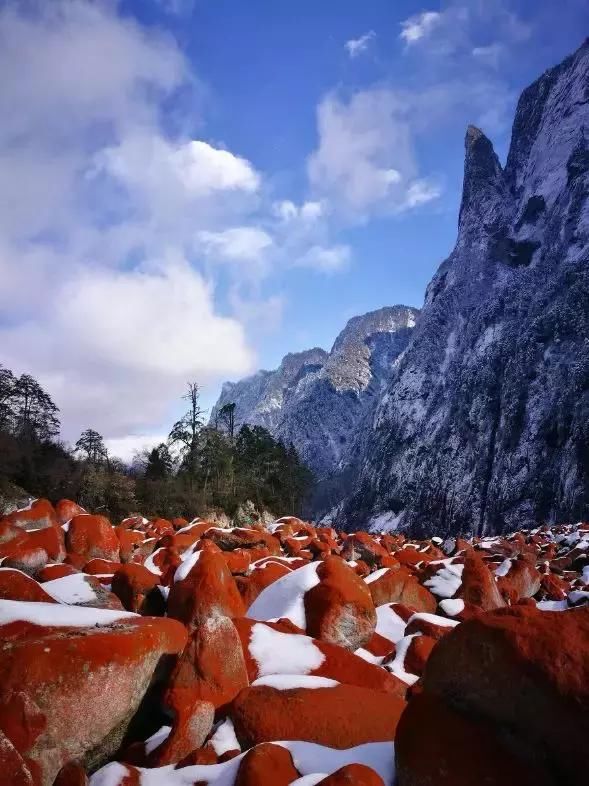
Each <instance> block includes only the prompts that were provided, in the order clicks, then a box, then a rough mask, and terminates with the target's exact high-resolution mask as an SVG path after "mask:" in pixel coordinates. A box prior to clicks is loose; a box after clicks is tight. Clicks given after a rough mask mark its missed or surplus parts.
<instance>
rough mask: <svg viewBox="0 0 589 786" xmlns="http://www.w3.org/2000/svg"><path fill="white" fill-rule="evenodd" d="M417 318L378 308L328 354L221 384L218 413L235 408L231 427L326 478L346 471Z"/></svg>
mask: <svg viewBox="0 0 589 786" xmlns="http://www.w3.org/2000/svg"><path fill="white" fill-rule="evenodd" d="M418 313H419V312H418V311H417V310H416V309H414V308H409V307H407V306H392V307H387V308H381V309H379V310H378V311H373V312H371V313H369V314H365V315H364V316H360V317H354V318H353V319H351V320H350V321H349V322H348V324H347V325H346V327H345V328H344V330H343V331H342V332H341V333H340V335H339V336H338V337H337V339H336V341H335V343H334V345H333V348H332V350H331V352H330V353H327V352H325V351H324V350H322V349H311V350H308V351H306V352H298V353H296V354H290V355H286V357H285V358H284V359H283V361H282V363H281V364H280V366H279V367H278V368H277V369H276V370H275V371H260V372H258V373H257V374H255V375H253V376H251V377H248V378H247V379H243V380H241V381H240V382H237V383H225V385H223V389H222V392H221V396H220V398H219V401H218V402H217V404H216V405H215V407H214V409H213V412H212V415H211V420H214V418H215V415H216V413H217V412H218V410H219V408H220V407H222V406H223V405H224V404H227V403H232V402H233V403H235V404H236V409H235V415H236V423H237V424H238V425H241V424H243V423H249V424H251V425H260V426H264V427H266V428H267V429H269V430H270V431H271V432H272V433H273V434H274V435H275V436H278V437H280V438H281V439H283V440H284V441H285V442H287V443H288V442H292V443H293V444H294V445H295V447H296V448H297V451H298V452H299V455H300V456H301V457H302V458H303V460H304V461H305V462H306V463H307V464H308V465H309V466H310V467H311V469H313V471H314V472H315V473H316V475H317V476H318V478H324V477H326V476H327V475H330V474H331V473H333V472H334V471H335V470H336V469H338V468H339V467H342V466H344V465H345V464H346V462H347V458H348V455H349V451H350V449H351V448H352V447H353V446H354V445H356V444H357V435H356V432H357V427H358V424H359V423H360V422H361V421H363V419H364V418H366V417H367V415H368V413H369V412H371V411H372V408H373V406H374V404H375V403H376V401H377V400H378V398H379V396H380V393H381V392H382V390H383V387H384V385H385V384H386V382H387V381H388V379H389V378H390V375H391V372H392V368H393V364H394V362H395V360H396V359H397V358H398V356H399V355H400V354H401V352H403V350H404V349H405V347H406V346H407V342H408V340H409V336H410V334H411V331H412V329H413V326H414V325H415V320H416V318H417V315H418Z"/></svg>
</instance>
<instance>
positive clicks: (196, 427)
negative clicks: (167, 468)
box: [168, 382, 204, 476]
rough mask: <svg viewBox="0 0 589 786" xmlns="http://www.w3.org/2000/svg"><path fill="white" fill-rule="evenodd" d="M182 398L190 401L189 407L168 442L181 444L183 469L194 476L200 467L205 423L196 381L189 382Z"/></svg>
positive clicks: (177, 422) (178, 421)
mask: <svg viewBox="0 0 589 786" xmlns="http://www.w3.org/2000/svg"><path fill="white" fill-rule="evenodd" d="M182 398H183V399H184V400H185V401H188V402H189V409H188V412H185V413H184V415H182V417H181V418H180V420H177V421H176V422H175V423H174V425H173V426H172V430H171V431H170V434H169V436H168V444H170V445H179V446H180V455H181V459H182V465H181V466H182V469H183V470H184V471H186V472H188V473H189V475H191V476H194V475H195V474H196V470H197V467H198V452H199V450H198V449H199V439H198V438H199V435H200V432H201V429H202V427H203V425H204V421H203V417H202V416H203V410H202V409H201V408H200V405H199V398H200V393H199V389H198V385H197V384H196V382H189V383H188V391H187V393H186V394H185V395H184V396H182Z"/></svg>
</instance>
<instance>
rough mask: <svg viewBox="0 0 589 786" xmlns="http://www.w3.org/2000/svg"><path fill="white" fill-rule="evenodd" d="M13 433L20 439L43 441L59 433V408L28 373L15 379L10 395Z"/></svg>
mask: <svg viewBox="0 0 589 786" xmlns="http://www.w3.org/2000/svg"><path fill="white" fill-rule="evenodd" d="M11 408H12V415H13V418H14V426H13V428H14V430H15V433H16V434H17V435H18V436H19V437H20V438H22V439H25V440H29V441H38V442H45V441H49V440H51V439H52V438H54V437H56V436H57V434H58V433H59V418H58V417H57V413H58V412H59V408H58V407H57V406H56V405H55V404H54V403H53V401H52V400H51V397H50V396H49V394H48V393H46V391H44V390H43V388H42V387H41V385H39V383H38V382H37V380H36V379H33V377H31V376H30V374H22V376H20V377H18V379H16V380H15V382H14V386H13V392H12V396H11Z"/></svg>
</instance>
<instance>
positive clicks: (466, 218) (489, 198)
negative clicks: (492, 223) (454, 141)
mask: <svg viewBox="0 0 589 786" xmlns="http://www.w3.org/2000/svg"><path fill="white" fill-rule="evenodd" d="M464 146H465V159H464V183H463V189H462V202H461V205H460V214H459V220H458V223H459V227H460V229H461V230H463V231H464V229H465V228H466V225H468V226H473V225H480V222H481V220H482V221H485V222H489V220H490V219H491V218H492V213H493V212H494V211H495V208H496V203H497V202H498V201H499V202H502V201H503V200H504V199H505V186H504V178H503V169H502V167H501V163H500V162H499V158H498V157H497V154H496V153H495V150H494V148H493V144H492V142H491V141H490V139H489V138H488V137H487V136H485V134H484V133H483V132H482V131H481V130H480V129H479V128H476V127H475V126H469V127H468V129H467V131H466V137H465V142H464Z"/></svg>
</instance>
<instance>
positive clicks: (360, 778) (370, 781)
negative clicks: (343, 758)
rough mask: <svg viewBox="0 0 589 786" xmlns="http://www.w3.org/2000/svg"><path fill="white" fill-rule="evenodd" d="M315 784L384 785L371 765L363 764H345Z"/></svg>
mask: <svg viewBox="0 0 589 786" xmlns="http://www.w3.org/2000/svg"><path fill="white" fill-rule="evenodd" d="M317 786H384V781H383V779H382V778H381V777H380V775H379V774H378V773H377V772H375V771H374V770H373V769H372V767H367V766H366V765H365V764H346V765H345V767H340V769H339V770H336V771H335V772H332V773H331V775H328V776H327V778H323V780H321V781H318V783H317Z"/></svg>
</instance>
